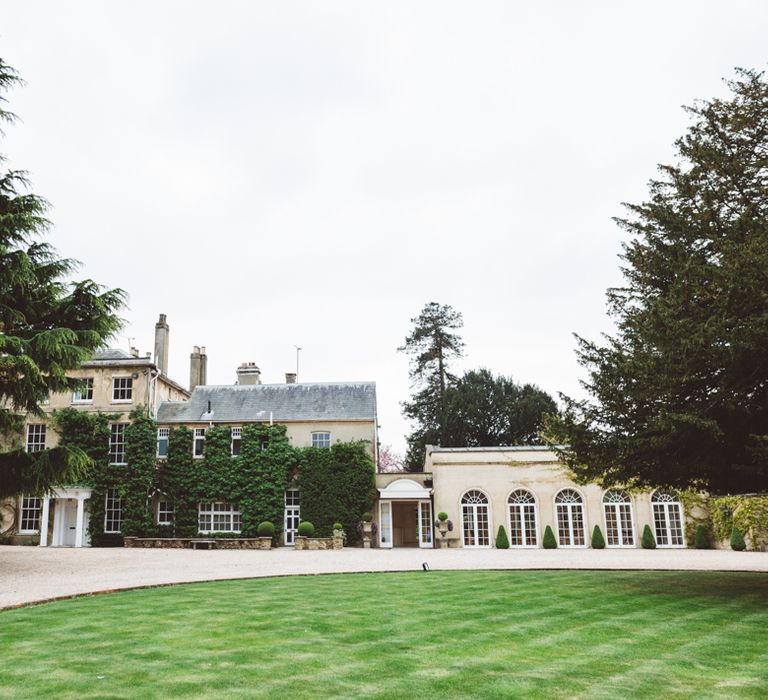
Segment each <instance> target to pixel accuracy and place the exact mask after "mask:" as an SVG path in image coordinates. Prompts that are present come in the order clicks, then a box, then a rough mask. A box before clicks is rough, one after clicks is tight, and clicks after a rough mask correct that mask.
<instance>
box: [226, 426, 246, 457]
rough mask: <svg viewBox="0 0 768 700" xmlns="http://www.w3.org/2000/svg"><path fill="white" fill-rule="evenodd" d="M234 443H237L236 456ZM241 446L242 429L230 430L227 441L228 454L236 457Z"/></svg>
mask: <svg viewBox="0 0 768 700" xmlns="http://www.w3.org/2000/svg"><path fill="white" fill-rule="evenodd" d="M235 442H237V454H235ZM242 446H243V429H242V428H232V436H231V438H230V441H229V454H230V456H232V457H238V456H239V455H240V450H241V449H242Z"/></svg>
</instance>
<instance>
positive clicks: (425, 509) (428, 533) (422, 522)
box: [419, 501, 432, 549]
mask: <svg viewBox="0 0 768 700" xmlns="http://www.w3.org/2000/svg"><path fill="white" fill-rule="evenodd" d="M419 547H420V548H421V549H432V504H431V503H430V502H429V501H419Z"/></svg>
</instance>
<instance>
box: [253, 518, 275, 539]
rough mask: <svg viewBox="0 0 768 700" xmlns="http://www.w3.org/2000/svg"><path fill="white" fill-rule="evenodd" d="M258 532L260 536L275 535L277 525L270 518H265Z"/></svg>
mask: <svg viewBox="0 0 768 700" xmlns="http://www.w3.org/2000/svg"><path fill="white" fill-rule="evenodd" d="M257 532H258V533H259V537H274V536H275V526H274V525H273V524H272V523H271V522H269V520H265V521H264V522H263V523H259V527H258V530H257Z"/></svg>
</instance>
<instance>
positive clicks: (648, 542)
mask: <svg viewBox="0 0 768 700" xmlns="http://www.w3.org/2000/svg"><path fill="white" fill-rule="evenodd" d="M640 544H641V546H642V547H643V549H656V538H655V537H654V536H653V533H652V532H651V527H650V525H646V526H645V527H644V528H643V538H642V540H640Z"/></svg>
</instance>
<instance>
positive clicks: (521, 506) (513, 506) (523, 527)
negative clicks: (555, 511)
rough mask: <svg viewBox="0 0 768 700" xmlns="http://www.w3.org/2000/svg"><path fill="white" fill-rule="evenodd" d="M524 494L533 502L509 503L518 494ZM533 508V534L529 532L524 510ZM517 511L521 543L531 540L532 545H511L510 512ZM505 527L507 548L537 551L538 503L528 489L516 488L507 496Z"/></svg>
mask: <svg viewBox="0 0 768 700" xmlns="http://www.w3.org/2000/svg"><path fill="white" fill-rule="evenodd" d="M520 491H522V492H524V493H526V494H528V495H529V496H530V497H531V498H532V499H533V501H532V502H528V503H520V502H517V501H516V502H514V503H510V499H511V498H512V496H514V495H515V494H516V493H518V492H520ZM526 507H531V508H533V532H532V533H531V532H529V530H528V527H527V524H526V519H525V508H526ZM513 510H517V511H518V514H519V517H520V532H521V533H522V538H523V542H524V543H526V542H529V541H530V540H531V539H533V544H512V530H513V528H512V512H513ZM507 526H508V527H509V546H510V548H511V549H538V547H539V503H538V501H537V500H536V495H535V494H534V493H533V491H531V490H530V489H525V488H517V489H512V491H510V492H509V494H507Z"/></svg>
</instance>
